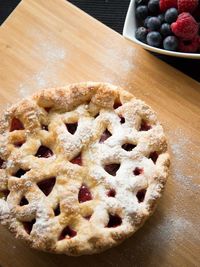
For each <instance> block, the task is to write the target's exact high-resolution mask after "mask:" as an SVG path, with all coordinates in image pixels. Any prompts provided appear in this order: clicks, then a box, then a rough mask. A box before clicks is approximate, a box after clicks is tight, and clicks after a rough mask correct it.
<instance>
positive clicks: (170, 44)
mask: <svg viewBox="0 0 200 267" xmlns="http://www.w3.org/2000/svg"><path fill="white" fill-rule="evenodd" d="M163 47H164V49H165V50H170V51H176V50H177V48H178V39H177V38H176V37H175V36H167V37H166V38H165V39H164V41H163Z"/></svg>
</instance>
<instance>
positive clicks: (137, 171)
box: [133, 167, 144, 176]
mask: <svg viewBox="0 0 200 267" xmlns="http://www.w3.org/2000/svg"><path fill="white" fill-rule="evenodd" d="M143 172H144V170H143V169H142V168H138V167H136V168H135V170H134V171H133V173H134V175H136V176H137V175H140V174H142V173H143Z"/></svg>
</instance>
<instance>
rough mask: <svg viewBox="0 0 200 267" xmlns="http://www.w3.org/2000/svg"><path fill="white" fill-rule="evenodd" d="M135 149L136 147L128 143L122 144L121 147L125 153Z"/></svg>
mask: <svg viewBox="0 0 200 267" xmlns="http://www.w3.org/2000/svg"><path fill="white" fill-rule="evenodd" d="M135 147H136V145H133V144H130V143H126V144H123V146H122V148H123V149H124V150H126V151H132V150H133V149H134V148H135Z"/></svg>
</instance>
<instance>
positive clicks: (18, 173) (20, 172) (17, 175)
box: [13, 169, 30, 178]
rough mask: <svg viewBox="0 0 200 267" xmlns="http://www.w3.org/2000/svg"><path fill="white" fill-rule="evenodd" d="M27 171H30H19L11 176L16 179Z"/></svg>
mask: <svg viewBox="0 0 200 267" xmlns="http://www.w3.org/2000/svg"><path fill="white" fill-rule="evenodd" d="M28 171H30V170H23V169H19V170H18V171H17V172H16V173H15V174H13V176H15V177H17V178H21V177H22V176H23V175H24V174H25V173H27V172H28Z"/></svg>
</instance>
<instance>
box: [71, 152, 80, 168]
mask: <svg viewBox="0 0 200 267" xmlns="http://www.w3.org/2000/svg"><path fill="white" fill-rule="evenodd" d="M70 162H71V163H73V164H77V165H80V166H82V165H83V163H82V156H81V153H80V154H78V156H76V157H75V158H73V159H72V160H71V161H70Z"/></svg>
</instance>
